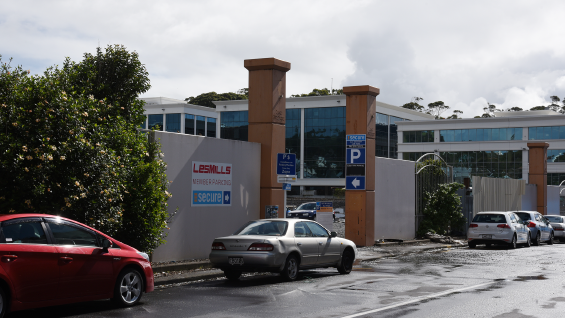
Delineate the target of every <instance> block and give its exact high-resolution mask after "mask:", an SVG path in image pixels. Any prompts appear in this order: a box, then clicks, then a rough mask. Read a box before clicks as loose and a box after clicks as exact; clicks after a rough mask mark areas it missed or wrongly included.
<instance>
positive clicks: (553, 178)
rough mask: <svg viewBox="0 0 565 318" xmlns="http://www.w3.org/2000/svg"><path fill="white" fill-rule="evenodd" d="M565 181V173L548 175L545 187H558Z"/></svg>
mask: <svg viewBox="0 0 565 318" xmlns="http://www.w3.org/2000/svg"><path fill="white" fill-rule="evenodd" d="M563 181H565V173H563V172H562V173H548V174H547V185H554V186H558V185H560V184H561V182H563Z"/></svg>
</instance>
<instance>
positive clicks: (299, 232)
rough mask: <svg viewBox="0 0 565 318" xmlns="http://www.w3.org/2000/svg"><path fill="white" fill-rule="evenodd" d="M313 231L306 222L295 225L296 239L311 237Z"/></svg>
mask: <svg viewBox="0 0 565 318" xmlns="http://www.w3.org/2000/svg"><path fill="white" fill-rule="evenodd" d="M311 236H312V231H310V228H309V227H308V226H307V225H306V222H298V223H295V224H294V237H311Z"/></svg>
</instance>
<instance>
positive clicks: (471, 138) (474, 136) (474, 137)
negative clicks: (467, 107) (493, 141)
mask: <svg viewBox="0 0 565 318" xmlns="http://www.w3.org/2000/svg"><path fill="white" fill-rule="evenodd" d="M475 140H477V130H476V129H469V141H475Z"/></svg>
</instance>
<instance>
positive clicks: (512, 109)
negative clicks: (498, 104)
mask: <svg viewBox="0 0 565 318" xmlns="http://www.w3.org/2000/svg"><path fill="white" fill-rule="evenodd" d="M506 111H507V112H521V111H523V109H522V108H520V107H510V108H508V109H506Z"/></svg>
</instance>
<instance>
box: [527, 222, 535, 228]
mask: <svg viewBox="0 0 565 318" xmlns="http://www.w3.org/2000/svg"><path fill="white" fill-rule="evenodd" d="M528 227H536V224H535V223H534V222H528Z"/></svg>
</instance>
